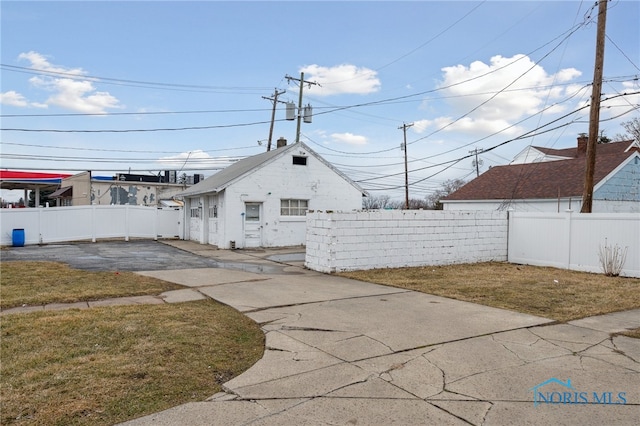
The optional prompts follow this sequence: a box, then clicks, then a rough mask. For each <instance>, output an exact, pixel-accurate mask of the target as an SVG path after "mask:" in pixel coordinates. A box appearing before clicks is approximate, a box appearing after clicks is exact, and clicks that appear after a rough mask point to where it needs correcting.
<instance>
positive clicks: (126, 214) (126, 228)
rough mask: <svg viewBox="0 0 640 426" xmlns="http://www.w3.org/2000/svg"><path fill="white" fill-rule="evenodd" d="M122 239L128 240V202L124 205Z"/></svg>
mask: <svg viewBox="0 0 640 426" xmlns="http://www.w3.org/2000/svg"><path fill="white" fill-rule="evenodd" d="M124 240H125V241H127V242H128V241H129V204H127V205H125V206H124Z"/></svg>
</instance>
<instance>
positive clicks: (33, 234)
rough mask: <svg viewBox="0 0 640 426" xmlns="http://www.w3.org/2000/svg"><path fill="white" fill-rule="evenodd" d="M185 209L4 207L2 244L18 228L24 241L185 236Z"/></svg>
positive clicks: (10, 241)
mask: <svg viewBox="0 0 640 426" xmlns="http://www.w3.org/2000/svg"><path fill="white" fill-rule="evenodd" d="M181 222H182V211H181V210H180V209H174V208H162V209H158V208H155V207H145V206H130V205H116V206H97V205H94V206H77V207H50V208H24V209H1V210H0V229H1V235H0V237H1V238H0V244H2V245H12V244H13V242H14V241H13V240H14V232H13V230H14V229H18V230H24V231H23V232H24V243H25V244H26V245H29V244H47V243H57V242H64V241H82V240H91V241H96V240H99V239H113V238H123V239H125V240H127V241H128V240H129V238H150V239H158V238H181V237H182V230H181Z"/></svg>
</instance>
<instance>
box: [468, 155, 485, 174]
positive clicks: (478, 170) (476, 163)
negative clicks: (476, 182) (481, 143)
mask: <svg viewBox="0 0 640 426" xmlns="http://www.w3.org/2000/svg"><path fill="white" fill-rule="evenodd" d="M482 151H484V149H482V148H480V149H479V150H478V148H476V149H474V150H473V151H469V154H474V153H475V154H476V159H475V160H473V165H474V166H475V168H476V177H478V176H480V164H481V162H482V160H478V153H480V152H482Z"/></svg>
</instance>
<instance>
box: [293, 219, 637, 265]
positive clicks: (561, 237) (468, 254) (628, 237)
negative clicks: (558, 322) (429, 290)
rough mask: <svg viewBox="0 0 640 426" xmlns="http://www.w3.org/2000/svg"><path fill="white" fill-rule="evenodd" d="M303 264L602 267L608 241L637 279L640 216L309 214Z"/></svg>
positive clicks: (608, 244)
mask: <svg viewBox="0 0 640 426" xmlns="http://www.w3.org/2000/svg"><path fill="white" fill-rule="evenodd" d="M306 242H307V253H306V257H305V266H307V267H308V268H309V269H313V270H316V271H320V272H325V273H333V272H342V271H349V270H364V269H373V268H400V267H405V266H427V265H443V264H455V263H474V262H486V261H489V260H496V261H508V262H512V263H522V264H528V265H537V266H553V267H557V268H563V269H572V270H577V271H585V272H595V273H602V272H603V269H602V268H601V264H600V260H599V256H598V252H599V250H600V249H601V248H602V249H604V247H605V245H606V246H609V247H611V248H613V247H615V246H618V248H619V249H620V250H621V251H626V262H625V264H624V267H623V269H622V271H621V274H620V275H622V276H629V277H640V214H637V213H589V214H580V213H525V212H509V215H508V217H507V213H506V212H499V211H421V210H393V211H363V212H350V213H326V212H309V213H308V214H307V240H306Z"/></svg>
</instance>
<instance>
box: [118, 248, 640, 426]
mask: <svg viewBox="0 0 640 426" xmlns="http://www.w3.org/2000/svg"><path fill="white" fill-rule="evenodd" d="M169 243H170V244H171V245H173V246H175V247H178V248H180V249H182V250H186V251H191V252H193V253H196V254H199V255H201V256H205V257H214V256H215V258H216V259H217V260H220V261H221V262H223V263H227V264H228V265H229V266H230V267H232V269H220V268H204V269H203V268H200V269H186V270H185V269H181V270H173V271H148V272H141V273H142V274H145V275H149V276H155V277H159V278H162V279H164V280H168V281H172V282H175V283H179V284H182V285H184V286H186V287H187V288H185V289H184V290H178V292H180V293H179V294H178V293H174V296H175V299H170V298H165V301H168V302H172V301H179V300H180V298H183V297H184V298H189V297H204V296H207V297H211V298H213V299H216V300H218V301H220V302H222V303H225V304H228V305H230V306H232V307H234V308H236V309H238V310H239V311H241V312H244V313H245V314H246V315H247V316H249V317H250V318H252V319H253V320H255V321H256V322H258V323H259V324H261V326H262V328H263V330H264V332H265V334H266V350H265V354H264V356H263V358H262V359H261V360H260V361H258V362H257V363H256V364H255V365H254V366H253V367H251V368H250V369H249V370H248V371H246V372H245V373H243V374H242V375H240V376H238V377H236V378H234V379H232V380H231V381H229V382H227V383H225V384H224V386H223V388H224V390H225V392H221V393H220V394H217V395H214V396H212V397H211V398H210V399H209V400H208V401H204V402H198V403H189V404H185V405H181V406H178V407H174V408H172V409H169V410H166V411H163V412H160V413H156V414H153V415H150V416H146V417H143V418H140V419H136V420H133V421H130V422H127V423H125V424H126V425H132V426H133V425H177V424H189V425H218V424H219V425H239V424H252V425H253V424H257V425H276V424H277V425H282V424H295V425H327V424H331V425H333V424H367V425H370V424H390V423H396V424H466V425H468V424H474V425H480V424H482V425H502V424H513V423H515V424H554V423H555V424H617V425H625V424H629V425H632V424H634V425H635V424H637V419H638V418H640V390H639V388H638V383H640V340H638V339H631V338H627V337H623V336H615V337H612V336H611V335H610V333H614V332H619V331H623V330H624V329H626V328H636V327H640V310H634V311H628V312H622V313H615V314H610V315H605V316H601V317H593V318H585V319H581V320H578V321H572V322H571V323H568V324H555V323H553V322H552V321H550V320H548V319H545V318H540V317H535V316H532V315H526V314H520V313H516V312H511V311H506V310H501V309H496V308H491V307H486V306H481V305H476V304H472V303H467V302H461V301H455V300H451V299H446V298H442V297H437V296H432V295H428V294H422V293H416V292H412V291H408V290H403V289H398V288H392V287H385V286H381V285H376V284H369V283H364V282H360V281H354V280H348V279H344V278H339V277H336V276H329V275H323V274H319V273H316V272H313V271H309V270H306V269H304V268H302V260H301V258H300V257H299V256H298V255H296V250H295V249H292V250H275V251H245V250H241V251H217V250H214V249H212V248H208V247H207V246H202V245H199V244H195V243H192V242H189V241H171V242H169ZM242 265H246V266H247V267H246V268H244V269H243V267H242ZM249 266H250V267H249ZM534 401H535V403H534Z"/></svg>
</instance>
